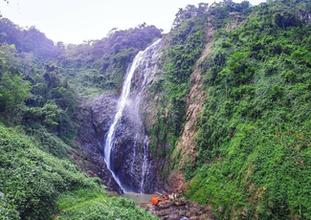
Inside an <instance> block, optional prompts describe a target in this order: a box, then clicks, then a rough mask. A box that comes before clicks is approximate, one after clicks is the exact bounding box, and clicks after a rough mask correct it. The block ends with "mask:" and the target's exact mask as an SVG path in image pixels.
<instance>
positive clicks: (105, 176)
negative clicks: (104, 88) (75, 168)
mask: <svg viewBox="0 0 311 220" xmlns="http://www.w3.org/2000/svg"><path fill="white" fill-rule="evenodd" d="M116 104H117V97H115V96H113V95H111V94H103V95H101V96H98V97H96V98H94V99H92V100H90V101H87V102H85V103H83V104H82V105H81V106H80V108H79V114H78V116H77V117H78V118H77V119H78V121H79V123H80V128H79V131H78V142H79V143H80V145H81V146H82V150H83V152H84V153H85V154H86V157H87V161H88V163H87V164H86V165H85V164H79V165H80V167H85V169H87V170H88V171H89V172H91V174H92V175H94V176H98V177H99V178H101V179H102V181H103V183H104V184H105V185H106V186H107V187H108V189H109V190H111V191H116V192H118V193H121V189H120V187H119V186H118V184H117V183H116V182H115V180H114V179H113V177H112V176H111V173H110V171H109V170H108V169H107V166H106V163H105V161H104V155H103V152H104V149H103V143H104V140H105V134H106V133H107V131H108V129H109V125H110V124H111V122H112V117H113V115H114V113H115V108H116Z"/></svg>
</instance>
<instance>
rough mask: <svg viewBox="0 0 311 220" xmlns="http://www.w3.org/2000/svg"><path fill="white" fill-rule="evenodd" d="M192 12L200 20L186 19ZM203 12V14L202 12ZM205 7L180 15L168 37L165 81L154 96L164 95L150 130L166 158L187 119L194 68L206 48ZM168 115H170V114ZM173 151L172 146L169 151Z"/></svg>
mask: <svg viewBox="0 0 311 220" xmlns="http://www.w3.org/2000/svg"><path fill="white" fill-rule="evenodd" d="M189 10H194V11H195V12H197V10H198V12H197V13H198V15H199V16H198V17H197V16H195V17H190V18H188V17H185V18H184V19H183V20H180V19H181V17H183V16H182V15H183V14H187V13H189V12H188V11H189ZM200 10H201V11H200ZM204 10H205V8H204V9H203V8H200V9H197V8H192V7H190V8H189V9H188V10H185V11H181V12H179V16H178V17H177V18H178V22H177V21H175V23H176V27H175V28H173V30H172V31H171V33H170V34H169V35H168V36H167V39H166V41H167V44H168V45H167V46H166V50H165V55H164V57H163V61H162V62H163V72H164V73H163V78H162V79H160V80H159V81H158V83H157V84H156V85H155V86H154V88H153V91H152V92H153V93H155V94H158V93H160V94H161V97H162V98H161V100H160V101H159V109H158V113H157V119H156V122H155V124H154V125H153V128H152V130H151V131H150V133H151V137H152V149H153V151H154V152H155V153H156V154H160V156H165V154H166V153H167V152H166V151H167V148H166V147H165V145H166V144H167V143H168V144H169V145H170V146H174V145H175V143H176V140H177V138H178V136H179V134H180V132H181V129H182V125H183V122H184V120H185V108H186V95H187V93H188V92H189V84H190V82H189V79H190V75H191V73H192V71H193V66H194V64H195V62H196V60H197V59H198V57H199V56H200V54H201V52H202V50H203V46H204V27H205V25H206V17H205V16H204V14H203V11H204ZM167 113H168V114H167ZM168 150H169V151H170V150H172V147H170V148H169V149H168Z"/></svg>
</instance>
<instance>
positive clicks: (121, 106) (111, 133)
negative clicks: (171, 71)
mask: <svg viewBox="0 0 311 220" xmlns="http://www.w3.org/2000/svg"><path fill="white" fill-rule="evenodd" d="M159 43H160V39H159V40H157V41H155V42H154V43H153V44H152V45H150V46H149V47H147V48H146V49H145V50H144V51H140V52H139V53H138V54H137V55H136V56H135V58H134V60H133V62H132V64H131V66H130V68H129V69H128V71H127V74H126V76H125V80H124V83H123V87H122V92H121V96H120V98H119V100H118V104H117V112H116V114H115V115H114V118H113V122H112V124H111V126H110V128H109V130H108V133H107V136H106V141H105V148H104V151H105V152H104V153H105V162H106V164H107V167H108V169H109V170H110V172H111V174H112V176H113V178H114V179H115V181H116V182H117V184H118V185H119V186H120V188H121V189H122V191H123V192H127V191H128V189H127V188H126V187H125V186H124V184H122V182H121V180H120V178H119V177H118V175H117V174H116V173H115V172H114V170H113V168H112V164H111V163H112V161H111V156H112V153H113V149H114V145H115V135H116V130H117V129H118V126H120V120H121V119H122V117H123V114H124V110H125V108H126V106H127V104H128V101H129V96H130V92H131V84H132V78H133V76H134V73H135V72H136V70H137V68H138V67H139V66H140V65H142V63H143V61H144V58H145V56H146V54H148V51H149V50H152V49H153V48H154V47H155V46H156V45H158V44H159ZM143 77H144V79H143V83H142V84H143V85H142V87H143V86H144V84H145V82H146V76H143ZM137 103H138V104H137ZM137 103H136V104H137V105H139V102H137ZM137 132H138V131H137ZM138 135H139V134H136V135H135V136H136V137H137V136H138ZM135 139H136V138H135ZM136 142H137V140H135V142H134V146H133V153H132V154H129V156H130V155H133V156H134V158H131V160H132V162H131V164H132V165H131V168H130V172H134V171H133V170H134V163H135V160H136ZM148 143H149V141H148V137H147V136H145V137H144V143H143V158H142V159H143V161H142V164H141V168H140V169H141V174H140V175H141V177H140V179H141V180H140V190H139V191H140V192H143V190H144V184H145V179H146V176H147V173H148V166H149V165H148V163H149V162H148Z"/></svg>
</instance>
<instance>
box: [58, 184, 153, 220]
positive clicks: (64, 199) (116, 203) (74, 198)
mask: <svg viewBox="0 0 311 220" xmlns="http://www.w3.org/2000/svg"><path fill="white" fill-rule="evenodd" d="M58 208H59V209H60V210H61V212H60V215H59V216H57V217H56V219H57V220H71V219H83V220H95V219H96V220H110V219H133V220H149V219H150V220H152V219H154V220H155V219H157V218H155V217H152V216H151V215H150V214H147V213H146V212H144V211H142V210H141V209H138V208H136V207H135V203H134V202H133V201H129V200H128V199H125V198H122V197H119V198H116V197H115V198H114V197H111V196H110V197H109V196H107V195H106V194H105V193H104V192H103V191H102V190H100V189H98V191H94V190H88V189H79V190H76V191H74V192H70V193H66V194H63V195H62V196H60V198H59V200H58Z"/></svg>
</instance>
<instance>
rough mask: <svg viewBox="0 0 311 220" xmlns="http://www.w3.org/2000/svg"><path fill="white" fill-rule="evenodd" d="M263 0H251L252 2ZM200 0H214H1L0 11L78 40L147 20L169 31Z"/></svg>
mask: <svg viewBox="0 0 311 220" xmlns="http://www.w3.org/2000/svg"><path fill="white" fill-rule="evenodd" d="M240 1H241V0H237V1H236V2H240ZM261 1H263V0H250V2H251V4H253V5H255V4H258V3H260V2H261ZM200 2H208V3H212V2H214V0H9V4H6V3H5V2H4V1H3V0H0V11H1V13H2V15H3V16H4V17H6V18H9V19H10V20H11V21H13V22H14V23H15V24H18V25H19V26H21V27H30V26H35V27H36V28H38V29H39V30H40V31H42V32H43V33H45V34H46V36H47V37H48V38H50V39H52V40H53V41H54V42H58V41H62V42H64V43H67V44H68V43H76V44H77V43H82V42H83V41H87V40H95V39H101V38H103V37H105V36H106V34H107V33H108V32H109V31H110V30H111V29H112V28H118V29H126V28H130V27H135V26H137V25H139V24H142V23H144V22H146V23H147V24H153V25H155V26H157V27H158V28H162V29H163V30H164V31H165V32H167V31H169V29H170V27H171V24H172V23H173V20H174V16H175V14H176V12H177V11H178V9H179V8H183V7H185V6H186V5H188V4H195V5H196V4H198V3H200Z"/></svg>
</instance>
